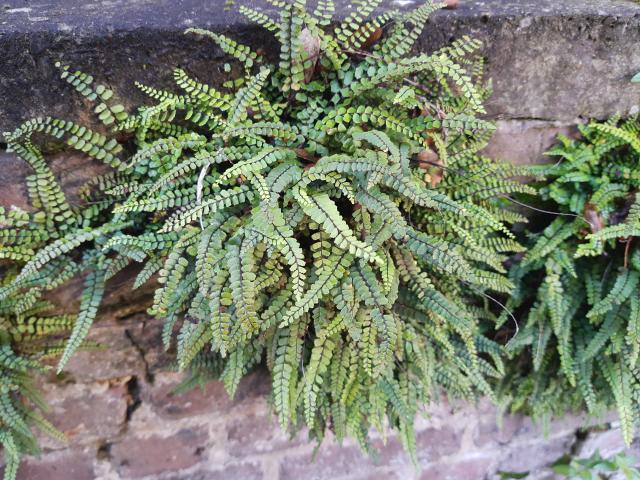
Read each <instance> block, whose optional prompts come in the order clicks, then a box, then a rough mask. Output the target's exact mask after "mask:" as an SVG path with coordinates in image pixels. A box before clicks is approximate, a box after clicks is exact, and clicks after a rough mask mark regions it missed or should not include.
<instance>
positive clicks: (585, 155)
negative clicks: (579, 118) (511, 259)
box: [502, 117, 640, 443]
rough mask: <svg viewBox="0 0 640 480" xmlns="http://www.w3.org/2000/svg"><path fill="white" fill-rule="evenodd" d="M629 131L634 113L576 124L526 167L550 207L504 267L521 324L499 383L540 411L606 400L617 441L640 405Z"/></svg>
mask: <svg viewBox="0 0 640 480" xmlns="http://www.w3.org/2000/svg"><path fill="white" fill-rule="evenodd" d="M639 131H640V123H638V119H637V117H633V118H630V119H628V120H625V121H620V119H619V117H615V118H612V119H611V120H609V121H607V122H605V123H596V122H594V123H591V124H589V125H585V126H582V127H580V133H581V134H582V137H581V138H580V139H579V140H571V139H569V138H566V137H562V136H561V137H560V138H559V139H560V144H559V145H558V146H557V147H555V148H553V149H552V150H551V151H550V152H548V154H549V155H550V156H552V157H553V159H554V160H557V161H556V162H555V163H552V164H549V165H545V166H541V167H538V168H534V173H535V174H539V175H543V176H545V177H546V180H544V182H543V183H542V184H541V186H540V190H539V191H540V195H541V196H542V198H543V199H544V200H546V201H547V203H546V205H545V207H544V208H546V209H547V210H550V211H557V212H559V213H558V215H555V216H549V217H548V218H550V219H551V221H550V222H549V223H548V224H547V225H546V226H545V227H544V229H542V230H540V231H537V232H535V233H531V234H530V235H529V236H530V248H529V250H528V251H527V253H526V254H525V255H524V257H523V258H522V261H521V262H519V263H517V264H516V265H515V266H514V268H513V269H512V270H511V273H510V278H511V280H512V281H513V282H514V284H515V285H516V290H515V292H514V293H513V295H512V296H511V298H510V299H509V301H508V302H507V308H508V309H509V310H515V311H517V312H519V315H517V316H518V317H520V318H521V319H522V322H523V328H522V329H521V331H520V333H519V334H518V335H517V337H516V339H514V341H512V342H511V344H510V348H511V350H512V352H514V353H515V354H517V355H519V356H520V357H519V358H520V360H519V361H518V362H514V367H513V370H512V372H511V373H510V375H509V376H508V377H507V379H506V381H505V382H504V385H503V386H502V389H503V390H504V395H505V397H506V399H507V401H508V402H511V406H512V408H513V409H515V410H525V411H529V412H532V413H534V414H535V415H536V416H537V417H540V418H543V419H548V418H549V417H550V416H551V415H555V414H561V413H564V412H566V411H568V410H584V409H586V410H588V411H589V412H591V413H594V414H599V413H602V412H605V411H607V410H608V409H611V408H614V407H616V408H617V410H618V412H619V416H620V421H621V424H622V431H623V434H624V438H625V441H626V442H627V443H629V442H631V440H632V437H633V431H634V425H635V423H636V422H637V420H638V418H639V417H638V413H639V410H638V409H639V408H640V403H639V402H638V398H639V397H638V395H639V394H640V376H639V370H638V354H639V353H640V296H639V294H638V278H639V275H640V250H638V246H639V245H640V243H638V241H637V239H636V237H637V236H638V234H639V233H640V229H639V228H640V198H638V196H637V191H638V187H639V186H640V167H639V160H640V137H639V136H638V132H639ZM506 318H507V316H506V315H503V319H506Z"/></svg>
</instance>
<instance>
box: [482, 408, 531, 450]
mask: <svg viewBox="0 0 640 480" xmlns="http://www.w3.org/2000/svg"><path fill="white" fill-rule="evenodd" d="M523 423H524V419H523V417H522V416H520V415H506V416H505V417H503V418H501V419H500V420H499V421H498V419H497V418H496V416H495V415H494V414H487V415H483V416H479V417H478V425H477V427H476V429H475V431H474V435H473V441H474V444H475V445H476V446H477V447H478V448H482V449H485V448H492V447H493V448H495V447H497V446H500V445H505V444H507V443H509V442H510V441H511V440H512V439H513V438H514V437H515V436H516V435H517V434H518V432H519V431H520V429H521V428H522V426H523Z"/></svg>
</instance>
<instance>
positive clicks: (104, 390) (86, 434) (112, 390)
mask: <svg viewBox="0 0 640 480" xmlns="http://www.w3.org/2000/svg"><path fill="white" fill-rule="evenodd" d="M129 380H130V379H129V378H128V377H125V378H119V379H114V380H112V381H110V382H96V383H91V384H60V383H56V384H46V385H45V386H44V388H43V393H44V397H45V399H46V401H47V403H48V404H49V406H50V407H51V410H50V412H48V413H47V418H48V419H49V420H50V421H51V422H52V423H53V424H54V425H55V426H56V427H57V428H58V429H59V430H61V431H62V432H64V433H65V434H66V436H67V438H68V440H69V442H70V443H71V444H79V443H87V442H92V441H93V440H94V439H96V438H108V437H112V436H115V435H117V434H118V433H119V432H120V431H121V429H122V427H123V424H124V422H125V421H126V414H127V406H128V405H129V402H130V398H129V393H128V390H127V382H128V381H129ZM45 442H46V443H45V445H48V444H49V443H50V442H51V440H46V439H45ZM58 447H59V446H58Z"/></svg>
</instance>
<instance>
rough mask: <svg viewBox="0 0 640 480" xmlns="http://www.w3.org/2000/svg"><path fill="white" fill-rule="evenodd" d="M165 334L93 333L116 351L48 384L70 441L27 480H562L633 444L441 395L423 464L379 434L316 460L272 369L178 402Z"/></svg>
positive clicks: (424, 433) (423, 429)
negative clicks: (373, 451)
mask: <svg viewBox="0 0 640 480" xmlns="http://www.w3.org/2000/svg"><path fill="white" fill-rule="evenodd" d="M158 335H159V324H158V322H156V321H155V320H153V319H151V318H149V317H147V316H145V315H143V314H133V315H128V316H126V317H125V318H120V319H115V318H114V319H111V320H103V321H102V322H100V323H99V324H98V325H97V326H96V327H95V329H94V330H93V331H92V333H91V337H92V339H93V340H96V341H99V342H101V343H102V344H104V345H105V346H106V347H107V348H108V350H105V351H94V352H81V353H79V354H77V355H76V356H75V357H74V358H73V360H72V361H71V363H70V364H69V368H68V369H67V372H66V373H65V374H64V376H63V377H61V378H58V379H54V378H47V377H44V378H42V379H41V386H42V389H43V392H44V395H45V398H46V399H47V401H48V402H49V404H50V405H51V412H50V414H49V418H50V419H51V420H52V421H53V423H54V424H55V425H56V426H57V427H58V428H60V429H61V430H63V431H64V432H65V433H66V434H67V435H68V437H69V444H68V445H60V444H58V443H56V442H54V441H52V440H50V439H46V438H43V443H42V444H43V447H44V449H43V454H42V455H41V456H40V457H39V458H29V459H27V460H26V461H25V462H24V465H23V468H22V469H21V471H20V474H19V478H20V479H21V480H88V479H104V480H116V479H138V478H141V479H148V480H151V479H154V480H155V479H158V480H160V479H165V480H168V479H171V480H187V479H188V480H217V479H221V480H222V479H224V480H236V479H238V480H254V479H255V480H259V479H264V480H267V479H268V480H290V479H291V480H298V479H305V480H313V479H319V480H320V479H322V480H325V479H331V480H365V479H366V480H374V479H380V480H382V479H390V480H393V479H398V480H408V479H420V480H447V479H451V480H481V479H490V478H497V477H496V472H498V471H500V470H503V471H531V472H532V475H531V476H530V477H529V478H531V479H550V478H553V477H552V476H551V473H550V472H549V470H548V469H547V468H546V467H547V466H548V465H549V464H550V463H552V462H553V461H554V460H556V459H558V458H559V457H561V456H562V455H564V454H565V453H568V452H574V453H581V452H582V453H584V454H587V455H589V454H591V453H592V452H593V451H595V450H596V449H599V450H600V451H601V452H602V453H611V452H614V451H617V450H620V449H622V448H623V445H622V440H621V436H620V433H619V431H617V430H616V429H615V428H613V429H612V428H611V424H610V423H607V422H605V423H604V428H603V429H601V430H600V431H595V430H594V431H591V432H586V433H585V432H583V431H580V430H579V426H580V425H582V424H583V422H584V419H583V418H579V417H569V418H565V419H562V420H557V421H554V422H552V423H551V425H550V426H549V429H548V433H547V435H546V436H545V435H544V434H543V432H542V430H541V428H540V427H538V426H534V425H532V423H531V421H530V420H528V419H525V418H522V417H506V418H504V419H502V426H501V427H500V426H498V424H497V422H496V420H497V414H496V410H495V408H494V407H493V406H492V405H491V404H490V403H489V402H487V401H482V402H480V403H479V404H478V405H468V404H464V403H455V404H451V403H449V402H447V401H446V400H445V399H441V400H440V401H437V402H435V403H434V405H433V406H432V407H430V409H429V411H428V417H426V416H425V417H424V418H419V419H418V423H417V437H418V439H417V444H418V460H419V462H420V465H419V468H416V467H414V466H413V465H412V464H411V462H410V461H409V459H408V458H407V456H406V455H405V454H404V452H403V450H402V448H401V446H400V445H399V443H398V441H397V440H396V439H395V438H393V436H391V437H390V438H388V439H387V441H386V444H385V442H384V441H383V439H382V438H380V437H379V436H377V437H374V444H375V445H376V447H378V448H379V449H380V453H379V456H378V458H376V459H372V458H366V457H364V456H363V455H362V454H361V453H360V450H359V449H358V447H357V446H356V445H354V444H353V443H351V442H346V443H345V444H344V445H343V446H339V445H337V444H336V442H334V441H333V439H331V438H328V439H327V440H326V441H325V443H324V444H323V445H322V446H321V448H320V449H319V451H318V453H317V455H316V459H315V461H314V460H313V451H314V444H312V443H309V442H308V441H307V438H306V435H305V434H304V432H303V433H301V434H299V435H298V436H296V437H294V438H290V437H289V436H288V435H287V434H284V433H283V432H281V431H280V429H279V428H278V426H277V424H276V422H275V421H274V418H273V417H272V416H271V414H270V411H269V406H268V404H267V401H266V394H267V393H268V391H269V388H270V386H269V384H268V378H267V376H266V375H265V373H264V372H256V373H254V374H251V375H250V376H248V377H247V378H246V379H245V380H244V381H243V382H242V384H241V386H240V388H239V390H238V393H237V395H236V398H235V399H234V400H230V399H229V398H228V397H227V395H226V393H225V392H224V389H223V387H222V385H221V384H220V383H218V382H212V383H209V384H208V385H206V386H205V387H204V388H203V389H199V388H197V389H194V390H191V391H189V392H187V393H185V394H182V395H176V394H174V393H173V390H174V388H175V387H176V386H177V385H178V384H179V383H180V381H181V379H182V375H181V374H179V373H173V372H172V371H170V370H168V369H167V368H165V367H166V366H167V358H168V356H165V354H163V353H162V352H161V351H160V350H159V349H158V347H157V345H158V341H157V339H158ZM612 418H613V417H612ZM605 420H606V419H605Z"/></svg>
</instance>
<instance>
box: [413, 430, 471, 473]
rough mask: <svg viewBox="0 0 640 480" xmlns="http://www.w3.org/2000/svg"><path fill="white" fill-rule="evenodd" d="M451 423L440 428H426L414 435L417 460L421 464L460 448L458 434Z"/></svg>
mask: <svg viewBox="0 0 640 480" xmlns="http://www.w3.org/2000/svg"><path fill="white" fill-rule="evenodd" d="M453 427H454V426H453V425H443V426H442V427H441V428H427V429H425V430H422V431H420V432H418V434H417V435H416V448H417V451H418V461H419V462H420V464H421V465H425V464H428V463H430V462H433V461H437V460H439V459H440V458H442V457H443V456H444V455H451V454H453V453H455V452H457V451H458V450H459V448H460V440H461V439H460V434H458V433H456V431H454V429H453Z"/></svg>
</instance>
